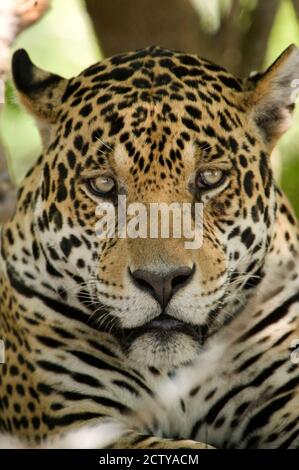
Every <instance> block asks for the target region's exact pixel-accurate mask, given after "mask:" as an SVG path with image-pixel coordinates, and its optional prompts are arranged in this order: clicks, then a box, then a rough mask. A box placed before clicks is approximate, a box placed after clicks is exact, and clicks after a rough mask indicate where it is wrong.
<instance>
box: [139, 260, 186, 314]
mask: <svg viewBox="0 0 299 470" xmlns="http://www.w3.org/2000/svg"><path fill="white" fill-rule="evenodd" d="M194 270H195V266H193V268H189V267H188V266H181V267H179V268H177V269H173V270H171V271H169V272H168V273H166V274H165V273H163V274H156V273H153V272H152V271H149V270H146V269H137V270H136V271H133V272H131V271H130V275H131V277H132V278H133V281H134V283H135V285H136V286H137V287H139V288H140V289H142V290H143V291H146V292H148V293H149V294H151V295H152V296H153V297H154V298H155V299H156V300H157V301H158V302H159V304H160V305H161V308H162V310H164V309H165V307H166V306H167V304H168V303H169V301H170V299H171V298H172V297H173V295H174V294H175V293H176V292H177V291H178V290H179V289H181V288H182V287H184V286H185V285H186V284H187V283H188V282H189V281H190V280H191V278H192V276H193V274H194Z"/></svg>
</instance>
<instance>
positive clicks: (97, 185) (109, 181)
mask: <svg viewBox="0 0 299 470" xmlns="http://www.w3.org/2000/svg"><path fill="white" fill-rule="evenodd" d="M87 188H88V190H89V191H90V192H91V193H92V194H94V195H95V196H99V197H104V196H106V197H107V196H109V195H110V194H111V193H112V192H113V190H114V188H115V181H114V179H113V178H111V176H98V177H97V178H91V179H89V180H88V181H87Z"/></svg>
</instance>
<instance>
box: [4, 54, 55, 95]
mask: <svg viewBox="0 0 299 470" xmlns="http://www.w3.org/2000/svg"><path fill="white" fill-rule="evenodd" d="M12 75H13V79H14V82H15V85H16V88H17V89H18V91H20V92H21V93H24V94H26V95H31V94H33V93H38V92H39V91H40V90H41V89H45V88H47V87H48V86H51V85H55V84H57V83H58V82H59V81H60V80H62V78H61V77H59V75H55V74H51V73H49V72H45V71H42V70H40V69H39V68H38V67H36V66H35V65H34V64H33V63H32V61H31V59H30V57H29V55H28V53H27V52H26V51H25V49H19V50H17V51H16V52H15V53H14V55H13V57H12Z"/></svg>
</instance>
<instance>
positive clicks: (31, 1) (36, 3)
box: [0, 0, 50, 223]
mask: <svg viewBox="0 0 299 470" xmlns="http://www.w3.org/2000/svg"><path fill="white" fill-rule="evenodd" d="M49 4H50V0H1V3H0V113H2V111H3V106H4V95H5V92H4V88H5V87H4V84H5V81H6V79H7V76H8V72H9V68H10V47H11V45H12V43H13V42H14V40H15V38H16V36H17V35H18V34H19V33H20V32H21V31H22V30H23V29H25V28H27V27H28V26H30V25H31V24H33V23H35V22H36V21H37V20H39V19H40V18H41V17H42V16H43V14H44V13H45V12H46V11H47V9H48V7H49ZM6 154H7V152H6V151H5V149H4V147H3V145H2V144H1V142H0V223H3V222H5V221H6V220H7V219H8V218H9V217H10V215H11V214H12V213H13V211H14V207H15V203H16V188H15V185H14V183H13V182H12V180H11V178H10V176H9V171H8V166H7V155H6Z"/></svg>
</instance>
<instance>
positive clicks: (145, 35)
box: [86, 0, 299, 76]
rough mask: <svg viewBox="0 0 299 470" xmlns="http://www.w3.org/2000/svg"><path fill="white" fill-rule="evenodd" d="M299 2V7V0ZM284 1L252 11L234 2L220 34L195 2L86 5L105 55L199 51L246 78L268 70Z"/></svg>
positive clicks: (267, 0) (93, 1) (269, 0)
mask: <svg viewBox="0 0 299 470" xmlns="http://www.w3.org/2000/svg"><path fill="white" fill-rule="evenodd" d="M293 1H294V3H296V4H297V7H298V11H299V0H293ZM280 2H281V0H258V2H257V5H256V7H255V9H254V10H252V11H251V10H250V11H249V10H248V7H246V4H245V5H244V4H242V3H241V2H240V1H239V0H232V2H231V8H230V9H229V11H228V12H227V13H226V14H224V15H223V17H222V18H221V23H220V27H219V29H218V30H217V31H216V32H215V33H214V34H208V33H207V32H205V31H204V30H203V28H202V27H201V26H200V23H201V21H200V18H199V16H198V14H197V11H196V10H195V8H194V6H193V4H192V2H191V1H190V0H162V1H161V0H86V6H87V10H88V12H89V13H90V16H91V19H92V22H93V25H94V29H95V31H96V34H97V36H98V38H99V40H100V44H101V46H102V50H103V53H104V55H105V56H109V55H113V54H118V53H121V52H125V51H129V50H134V49H138V48H141V47H146V46H148V45H153V44H157V45H161V46H164V47H167V48H170V49H178V50H183V51H186V52H189V53H195V54H198V55H200V56H202V57H206V58H207V59H210V60H212V61H214V62H216V63H217V64H219V65H222V66H223V67H225V68H227V69H228V70H230V71H231V72H232V73H234V74H235V75H237V76H246V75H248V73H250V72H251V71H252V70H260V69H261V68H262V65H263V61H264V58H265V52H266V48H267V44H268V38H269V35H270V32H271V29H272V26H273V22H274V19H275V16H276V13H277V10H278V7H279V4H280ZM245 20H246V21H245Z"/></svg>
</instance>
